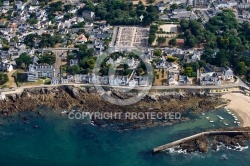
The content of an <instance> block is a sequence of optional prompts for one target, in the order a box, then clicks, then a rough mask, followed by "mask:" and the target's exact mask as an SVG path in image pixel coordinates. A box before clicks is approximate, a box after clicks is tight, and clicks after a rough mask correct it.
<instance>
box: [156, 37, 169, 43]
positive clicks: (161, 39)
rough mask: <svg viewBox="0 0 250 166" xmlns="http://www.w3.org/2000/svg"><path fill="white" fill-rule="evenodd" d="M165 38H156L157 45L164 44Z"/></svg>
mask: <svg viewBox="0 0 250 166" xmlns="http://www.w3.org/2000/svg"><path fill="white" fill-rule="evenodd" d="M166 40H167V39H166V37H158V38H157V42H158V44H163V43H165V42H166Z"/></svg>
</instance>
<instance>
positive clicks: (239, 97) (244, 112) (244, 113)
mask: <svg viewBox="0 0 250 166" xmlns="http://www.w3.org/2000/svg"><path fill="white" fill-rule="evenodd" d="M222 98H224V99H229V100H231V102H230V104H229V105H228V106H227V108H228V109H229V110H231V111H233V112H235V113H236V114H237V115H238V117H239V118H240V119H241V120H242V121H243V124H242V125H241V126H243V127H247V126H250V97H249V96H246V95H244V94H242V93H228V94H224V95H223V96H222Z"/></svg>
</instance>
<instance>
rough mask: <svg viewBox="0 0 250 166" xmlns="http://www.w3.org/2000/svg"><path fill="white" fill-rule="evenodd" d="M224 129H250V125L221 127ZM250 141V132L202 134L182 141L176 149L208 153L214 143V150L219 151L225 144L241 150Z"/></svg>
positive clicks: (230, 147)
mask: <svg viewBox="0 0 250 166" xmlns="http://www.w3.org/2000/svg"><path fill="white" fill-rule="evenodd" d="M219 130H223V131H249V132H250V127H244V128H226V129H225V128H223V129H219ZM247 141H250V133H242V134H227V135H215V136H201V137H198V138H196V139H193V140H190V141H186V142H184V143H181V144H180V145H179V146H177V147H174V150H175V151H178V150H182V151H186V152H187V153H193V152H201V153H207V152H208V151H209V147H210V145H211V144H212V146H211V148H212V150H213V151H218V150H219V147H220V146H225V147H227V148H229V149H233V150H238V151H240V150H241V147H246V146H247V145H246V142H247Z"/></svg>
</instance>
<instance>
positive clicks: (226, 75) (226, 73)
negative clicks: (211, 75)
mask: <svg viewBox="0 0 250 166" xmlns="http://www.w3.org/2000/svg"><path fill="white" fill-rule="evenodd" d="M233 78H234V74H233V71H232V70H231V69H230V68H229V67H225V68H224V70H223V72H222V79H223V80H224V81H233Z"/></svg>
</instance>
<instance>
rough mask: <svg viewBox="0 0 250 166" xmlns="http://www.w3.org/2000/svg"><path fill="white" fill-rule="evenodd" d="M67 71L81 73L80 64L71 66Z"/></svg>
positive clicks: (72, 73) (73, 73)
mask: <svg viewBox="0 0 250 166" xmlns="http://www.w3.org/2000/svg"><path fill="white" fill-rule="evenodd" d="M67 72H68V73H69V74H71V75H75V74H80V72H81V69H80V67H79V66H78V65H73V66H69V67H68V68H67Z"/></svg>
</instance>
